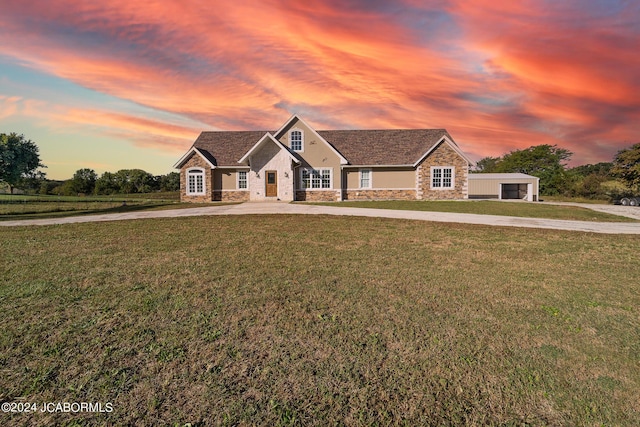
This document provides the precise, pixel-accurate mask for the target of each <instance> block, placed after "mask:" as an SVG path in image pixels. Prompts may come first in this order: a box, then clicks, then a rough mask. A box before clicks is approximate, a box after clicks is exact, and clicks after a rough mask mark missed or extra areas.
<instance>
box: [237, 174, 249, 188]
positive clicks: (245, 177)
mask: <svg viewBox="0 0 640 427" xmlns="http://www.w3.org/2000/svg"><path fill="white" fill-rule="evenodd" d="M242 173H244V183H245V186H244V187H240V174H242ZM236 189H237V190H242V191H245V190H248V189H249V171H237V172H236Z"/></svg>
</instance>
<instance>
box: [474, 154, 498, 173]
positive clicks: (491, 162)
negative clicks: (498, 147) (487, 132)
mask: <svg viewBox="0 0 640 427" xmlns="http://www.w3.org/2000/svg"><path fill="white" fill-rule="evenodd" d="M499 161H500V157H485V158H484V159H480V160H478V162H477V163H476V167H475V169H474V170H473V172H479V173H491V172H494V171H495V169H496V166H497V165H498V162H499Z"/></svg>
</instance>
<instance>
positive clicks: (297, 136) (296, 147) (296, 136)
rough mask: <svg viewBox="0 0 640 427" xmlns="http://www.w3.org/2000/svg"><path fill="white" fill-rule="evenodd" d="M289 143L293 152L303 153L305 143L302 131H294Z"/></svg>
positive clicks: (290, 135)
mask: <svg viewBox="0 0 640 427" xmlns="http://www.w3.org/2000/svg"><path fill="white" fill-rule="evenodd" d="M289 141H290V143H291V149H292V150H293V151H303V150H302V148H303V147H304V141H303V139H302V131H301V130H297V129H296V130H292V131H291V133H290V134H289Z"/></svg>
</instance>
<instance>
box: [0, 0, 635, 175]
mask: <svg viewBox="0 0 640 427" xmlns="http://www.w3.org/2000/svg"><path fill="white" fill-rule="evenodd" d="M638 52H640V1H637V0H563V1H557V0H553V1H547V0H535V1H534V0H522V1H520V0H518V1H512V0H432V1H428V0H427V1H420V0H398V1H383V0H343V1H338V0H322V1H321V0H305V1H299V0H298V1H294V0H233V1H227V0H208V1H205V0H175V1H172V0H109V1H92V0H85V1H81V0H29V1H15V0H0V132H2V133H8V132H17V133H22V134H24V135H25V136H26V137H27V138H28V139H31V140H33V141H34V142H36V143H37V145H38V146H39V147H40V154H41V158H42V161H43V162H44V163H45V164H46V165H47V166H48V168H47V169H45V172H46V173H47V176H48V177H49V178H52V179H66V178H70V177H71V176H72V175H73V172H74V171H76V170H77V169H80V168H92V169H94V170H95V171H96V172H98V173H99V174H101V173H102V172H104V171H111V172H115V171H117V170H119V169H124V168H141V169H144V170H147V171H148V172H151V173H153V174H165V173H168V172H171V171H172V170H173V169H172V166H173V164H174V163H175V161H177V159H178V158H179V157H180V156H181V155H182V154H183V153H184V152H185V151H186V150H187V149H188V147H189V146H190V145H191V143H192V142H193V141H194V139H195V138H196V137H197V136H198V134H199V133H200V132H201V131H202V130H257V129H267V130H276V129H277V128H279V127H280V126H281V125H282V124H284V122H285V121H286V120H287V119H288V118H289V117H290V116H291V115H292V114H294V113H296V114H299V115H300V116H301V117H303V118H304V119H305V120H306V121H307V122H308V123H309V124H311V125H312V126H314V127H315V128H316V129H317V130H323V129H352V128H361V129H382V128H446V129H447V130H449V132H450V133H451V135H452V136H453V138H454V139H455V140H456V141H457V142H458V144H459V145H460V146H461V148H462V149H463V150H464V151H465V152H466V153H467V154H469V156H470V157H471V158H473V159H475V160H479V159H480V158H482V157H485V156H500V155H502V154H504V153H506V152H509V151H511V150H515V149H521V148H527V147H530V146H532V145H539V144H557V145H558V146H560V147H562V148H567V149H569V150H571V151H573V152H574V156H573V159H572V165H579V164H587V163H597V162H601V161H611V159H612V158H613V156H614V155H615V153H616V152H617V151H618V150H620V149H622V148H626V147H629V146H631V145H632V144H634V143H637V142H640V53H638Z"/></svg>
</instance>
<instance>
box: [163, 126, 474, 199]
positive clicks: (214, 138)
mask: <svg viewBox="0 0 640 427" xmlns="http://www.w3.org/2000/svg"><path fill="white" fill-rule="evenodd" d="M470 164H471V160H469V158H468V157H467V156H466V155H465V154H464V153H463V152H462V150H461V149H460V147H458V145H457V144H456V143H455V141H454V140H453V138H452V137H451V135H449V133H448V132H447V131H446V130H444V129H408V130H406V129H405V130H328V131H316V130H315V129H313V128H312V127H311V126H310V125H309V124H307V123H306V122H305V121H304V120H303V119H302V118H300V117H299V116H297V115H293V116H292V117H291V118H290V119H289V120H287V121H286V122H285V123H284V125H282V127H280V129H278V130H276V131H238V132H230V131H229V132H228V131H220V132H202V133H201V134H200V136H199V137H198V138H197V139H196V141H195V142H194V143H193V145H192V146H191V148H190V149H189V150H188V151H187V152H186V153H185V154H184V155H183V156H182V157H181V158H180V160H179V161H178V162H177V163H176V164H175V168H177V169H180V189H181V190H180V199H181V200H182V201H185V202H209V201H217V200H222V201H263V200H283V201H294V200H296V201H298V200H309V201H341V200H365V199H371V200H373V199H405V200H416V199H417V200H442V199H466V198H467V197H468V190H467V181H468V176H469V165H470Z"/></svg>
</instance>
